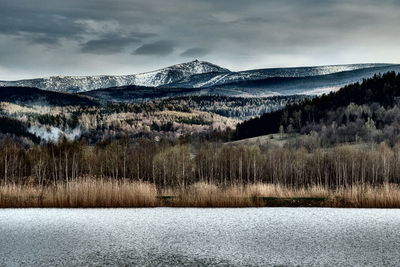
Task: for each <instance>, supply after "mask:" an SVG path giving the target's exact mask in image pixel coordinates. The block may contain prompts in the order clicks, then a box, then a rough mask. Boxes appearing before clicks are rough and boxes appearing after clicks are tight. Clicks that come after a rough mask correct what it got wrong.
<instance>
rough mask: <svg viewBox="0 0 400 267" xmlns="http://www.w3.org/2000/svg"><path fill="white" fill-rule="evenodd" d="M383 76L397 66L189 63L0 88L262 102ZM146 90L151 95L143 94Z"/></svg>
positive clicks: (4, 83) (1, 83)
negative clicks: (232, 67)
mask: <svg viewBox="0 0 400 267" xmlns="http://www.w3.org/2000/svg"><path fill="white" fill-rule="evenodd" d="M387 71H397V72H398V71H400V65H395V64H350V65H331V66H316V67H295V68H270V69H257V70H247V71H237V72H233V71H230V70H228V69H225V68H222V67H219V66H217V65H214V64H212V63H209V62H205V61H198V60H194V61H191V62H187V63H182V64H177V65H173V66H170V67H167V68H163V69H159V70H155V71H151V72H146V73H140V74H133V75H124V76H110V75H103V76H84V77H74V76H54V77H48V78H39V79H31V80H20V81H0V86H19V87H35V88H39V89H43V90H48V91H57V92H68V93H81V92H87V91H93V90H99V89H104V90H107V88H112V89H113V90H115V89H120V88H125V87H129V86H131V87H130V88H129V90H131V91H132V90H138V92H137V93H140V91H141V90H142V89H143V88H139V87H146V88H144V89H143V90H142V91H146V92H150V91H152V92H158V91H160V92H163V93H168V94H169V91H170V92H172V93H173V94H176V93H177V92H180V91H182V92H185V93H188V92H190V93H194V91H195V92H196V93H197V94H213V95H214V94H220V95H235V96H267V95H279V94H304V93H305V94H315V93H318V92H321V93H322V92H326V91H327V90H328V91H329V90H335V89H338V88H339V87H341V86H343V85H346V84H348V83H352V82H357V81H361V80H362V79H364V78H368V77H371V76H372V75H374V74H375V73H384V72H387ZM150 87H151V88H153V89H154V90H153V89H149V88H150ZM125 89H126V88H125ZM167 89H169V91H168V90H167ZM172 89H174V90H172ZM178 89H179V90H178ZM180 89H182V90H180ZM187 89H191V90H187ZM192 89H196V90H192ZM157 90H158V91H157ZM135 94H136V93H135ZM155 95H157V94H156V93H155Z"/></svg>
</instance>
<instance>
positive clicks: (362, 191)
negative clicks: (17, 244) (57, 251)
mask: <svg viewBox="0 0 400 267" xmlns="http://www.w3.org/2000/svg"><path fill="white" fill-rule="evenodd" d="M163 206H168V207H261V206H267V207H268V206H322V207H355V208H400V186H399V185H394V184H385V185H383V186H375V187H373V186H367V185H364V186H362V185H357V186H352V187H349V188H339V189H326V188H323V187H318V186H314V187H309V188H297V189H294V188H289V187H285V186H281V185H274V184H262V183H257V184H249V185H231V186H226V187H222V186H217V185H213V184H208V183H196V184H192V185H190V186H187V187H185V188H161V189H160V188H156V186H155V185H153V184H150V183H147V182H133V181H128V180H113V179H94V178H80V179H77V180H76V181H73V182H69V183H68V184H66V183H59V184H56V185H51V186H39V185H17V184H7V185H1V186H0V207H2V208H28V207H32V208H50V207H51V208H95V207H102V208H119V207H163Z"/></svg>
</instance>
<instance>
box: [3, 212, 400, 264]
mask: <svg viewBox="0 0 400 267" xmlns="http://www.w3.org/2000/svg"><path fill="white" fill-rule="evenodd" d="M399 226H400V210H376V209H319V208H248V209H176V208H175V209H174V208H153V209H19V210H16V209H5V210H0V266H105V265H108V266H126V265H137V266H157V265H158V266H209V265H212V266H276V265H281V266H282V265H283V266H296V265H297V266H332V265H335V266H365V265H370V266H372V265H373V266H400V249H399V248H400V231H399Z"/></svg>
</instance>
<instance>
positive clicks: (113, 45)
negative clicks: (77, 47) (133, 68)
mask: <svg viewBox="0 0 400 267" xmlns="http://www.w3.org/2000/svg"><path fill="white" fill-rule="evenodd" d="M139 42H140V40H139V39H136V38H129V37H116V38H115V37H112V36H108V37H106V38H104V39H97V40H90V41H88V42H86V43H84V44H83V45H82V52H85V53H93V54H114V53H119V52H122V51H123V50H124V49H125V47H126V46H128V45H131V44H134V43H139Z"/></svg>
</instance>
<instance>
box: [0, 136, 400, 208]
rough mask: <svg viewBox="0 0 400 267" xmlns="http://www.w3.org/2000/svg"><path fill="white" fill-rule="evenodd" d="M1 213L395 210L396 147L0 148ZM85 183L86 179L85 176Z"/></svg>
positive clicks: (144, 143)
mask: <svg viewBox="0 0 400 267" xmlns="http://www.w3.org/2000/svg"><path fill="white" fill-rule="evenodd" d="M0 159H1V161H0V179H1V182H0V206H1V207H155V206H185V207H186V206H187V207H247V206H329V207H399V208H400V189H399V184H400V164H399V163H400V146H395V147H389V146H387V145H385V144H384V143H382V144H379V145H376V144H371V145H363V146H361V145H357V146H355V145H341V146H336V147H332V148H314V149H308V150H307V149H305V148H304V147H300V148H298V149H294V148H288V147H285V146H284V147H276V146H271V145H238V146H235V145H221V144H210V143H202V144H200V145H191V146H190V145H187V144H179V143H172V142H166V141H158V142H157V141H152V140H148V139H143V140H139V139H137V140H128V139H126V140H124V139H123V140H119V141H113V142H109V143H102V144H98V145H95V146H91V145H87V144H84V143H82V142H67V141H64V142H61V143H58V144H45V145H38V146H34V147H30V148H25V147H22V146H20V145H18V144H17V143H15V142H13V141H12V140H7V141H3V142H2V143H1V144H0ZM88 177H90V178H88Z"/></svg>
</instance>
